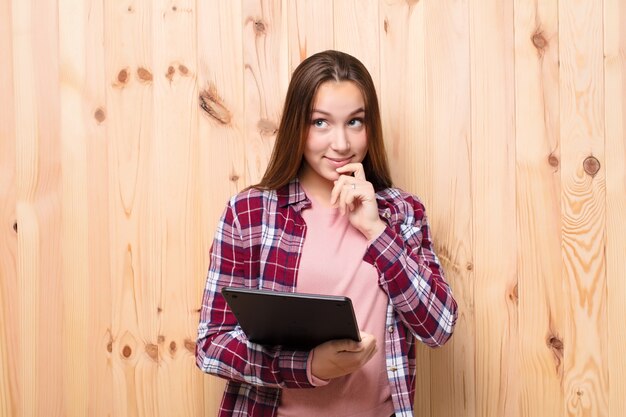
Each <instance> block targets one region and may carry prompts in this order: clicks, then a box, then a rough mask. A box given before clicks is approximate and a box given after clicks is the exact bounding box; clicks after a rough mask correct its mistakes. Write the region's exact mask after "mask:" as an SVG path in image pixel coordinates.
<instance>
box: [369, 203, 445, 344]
mask: <svg viewBox="0 0 626 417" xmlns="http://www.w3.org/2000/svg"><path fill="white" fill-rule="evenodd" d="M396 209H397V213H395V215H394V216H391V219H390V221H389V224H388V226H387V227H386V228H385V230H384V231H383V233H382V234H381V235H380V236H378V238H376V239H375V240H374V241H373V242H372V243H371V244H370V245H369V246H368V249H367V252H366V255H365V258H364V259H365V261H367V262H369V263H371V264H372V265H373V266H374V267H375V268H376V269H377V270H378V273H379V284H380V286H381V287H382V289H383V290H384V291H385V292H386V293H387V294H388V295H389V298H390V300H391V302H392V304H393V306H394V309H395V311H396V312H397V314H398V315H399V317H400V319H401V320H402V322H404V323H405V324H406V326H408V328H409V329H411V332H412V333H413V334H414V335H415V336H416V337H417V338H418V339H419V340H421V341H422V342H424V343H425V344H427V345H428V346H431V347H437V346H441V345H443V344H444V343H446V342H447V341H448V339H450V337H451V336H452V333H453V331H454V326H455V323H456V319H457V303H456V301H455V300H454V298H453V296H452V291H451V289H450V286H449V285H448V284H447V282H446V280H445V278H444V275H443V270H442V268H441V265H440V264H439V260H438V258H437V256H436V255H435V253H434V251H433V249H432V242H431V238H430V231H429V227H428V221H427V218H426V214H425V208H424V206H423V205H422V203H421V202H420V201H419V200H417V198H415V197H413V196H409V197H405V198H404V199H402V200H401V201H399V202H396Z"/></svg>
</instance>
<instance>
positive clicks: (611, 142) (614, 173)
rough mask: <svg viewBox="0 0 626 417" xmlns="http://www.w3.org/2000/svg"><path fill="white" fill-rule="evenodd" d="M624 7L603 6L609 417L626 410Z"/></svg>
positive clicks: (616, 3) (614, 3) (613, 3)
mask: <svg viewBox="0 0 626 417" xmlns="http://www.w3.org/2000/svg"><path fill="white" fill-rule="evenodd" d="M624 22H626V5H625V4H624V2H621V1H615V0H610V1H605V2H604V20H603V24H604V110H605V112H604V117H605V161H606V171H605V172H606V278H607V282H606V286H607V315H608V317H607V327H608V329H607V333H608V340H607V349H608V358H607V359H608V366H607V368H608V381H609V387H608V389H609V392H608V402H609V413H608V415H609V416H611V417H613V416H619V415H620V414H622V413H623V412H624V410H626V379H625V378H624V375H626V355H625V354H624V346H626V328H625V327H624V326H623V318H624V317H626V303H624V294H626V280H624V277H626V263H624V253H626V240H625V239H624V236H626V219H625V218H624V213H626V164H625V161H626V141H625V139H624V138H625V137H626V136H625V135H626V25H625V24H624Z"/></svg>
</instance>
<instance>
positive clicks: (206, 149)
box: [190, 0, 248, 415]
mask: <svg viewBox="0 0 626 417" xmlns="http://www.w3.org/2000/svg"><path fill="white" fill-rule="evenodd" d="M243 28H244V18H243V14H242V7H241V3H240V2H231V1H228V0H223V1H219V2H213V3H212V4H211V3H207V2H200V3H198V40H197V45H198V52H197V54H198V58H197V59H198V76H197V83H198V90H199V92H198V94H199V100H200V101H199V113H200V115H199V117H198V132H199V134H198V135H199V142H200V143H199V152H200V160H199V169H198V171H199V188H198V191H197V192H199V193H200V195H199V198H200V206H199V207H200V209H201V211H200V213H199V216H200V219H199V222H198V230H197V231H195V233H196V234H197V236H198V238H199V242H198V243H199V245H198V249H199V250H200V253H199V254H198V255H197V262H199V263H201V264H200V265H199V268H198V270H197V271H196V274H197V275H196V276H195V283H196V288H197V304H196V305H197V306H198V309H199V308H200V303H201V296H202V291H203V289H204V284H205V281H206V274H207V270H208V266H209V249H210V247H211V244H212V242H213V237H214V234H215V230H216V226H217V222H218V220H219V218H220V216H221V215H222V213H223V211H224V207H225V204H226V202H227V200H228V199H229V198H230V196H232V195H234V194H235V193H236V192H237V191H240V190H242V189H243V188H244V187H245V186H246V184H247V182H248V179H247V178H248V175H247V168H246V147H245V124H244V100H243V97H244V66H243V42H242V36H243ZM207 40H212V41H210V42H209V41H207ZM204 92H207V93H208V92H210V93H211V94H212V97H214V101H212V102H211V103H212V105H213V106H217V105H218V104H220V105H221V106H223V108H224V109H225V110H226V111H227V113H226V114H228V115H229V122H228V123H221V122H220V121H219V120H217V119H216V118H215V117H213V116H211V115H210V114H209V113H207V112H206V111H205V109H204V108H203V107H201V106H202V101H201V99H202V97H203V93H204ZM205 96H208V94H207V95H205ZM190 233H194V232H193V231H190ZM198 372H199V371H198ZM203 382H204V410H205V411H204V412H205V414H206V415H217V413H218V408H219V404H220V402H221V399H222V394H223V392H224V381H223V380H222V379H219V378H217V377H212V376H204V377H203Z"/></svg>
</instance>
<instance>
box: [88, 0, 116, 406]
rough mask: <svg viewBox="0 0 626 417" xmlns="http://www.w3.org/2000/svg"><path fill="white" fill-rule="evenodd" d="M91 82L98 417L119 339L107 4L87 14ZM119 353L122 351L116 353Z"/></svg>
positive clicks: (95, 2) (91, 368) (93, 378)
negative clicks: (113, 255)
mask: <svg viewBox="0 0 626 417" xmlns="http://www.w3.org/2000/svg"><path fill="white" fill-rule="evenodd" d="M83 12H84V13H85V15H84V19H85V21H84V22H85V26H84V28H83V30H84V31H85V32H84V33H85V34H84V36H85V63H84V65H85V84H84V91H83V92H82V94H83V106H84V110H83V112H84V115H83V120H84V129H85V138H86V140H85V142H86V143H85V147H86V149H85V152H86V159H87V163H86V166H85V170H86V174H85V175H86V177H87V178H88V187H87V190H86V194H85V195H84V198H85V200H86V204H87V216H88V227H87V233H88V236H87V240H88V244H87V255H86V256H87V258H88V260H89V262H88V265H87V268H88V272H87V276H86V277H85V279H87V277H88V280H89V281H88V285H87V287H88V289H87V295H86V296H87V297H88V300H87V303H88V311H89V314H88V318H87V320H88V333H87V338H88V339H87V344H86V347H85V353H86V354H87V355H89V361H88V364H87V366H88V375H89V383H88V410H89V415H90V416H94V417H109V416H112V415H113V368H112V360H113V338H112V333H111V332H112V309H113V300H112V297H111V256H110V247H111V235H110V227H111V223H110V208H111V203H110V199H112V198H114V197H113V196H111V195H110V192H109V188H110V187H109V149H108V148H109V140H108V137H109V136H108V134H109V133H110V130H109V131H108V129H107V128H108V120H107V118H108V114H107V113H108V110H109V109H108V108H107V100H106V84H107V79H106V63H105V43H104V42H105V37H104V3H103V2H102V1H99V0H90V1H89V2H88V4H87V5H86V7H85V9H84V11H83ZM116 354H118V355H119V353H117V352H116Z"/></svg>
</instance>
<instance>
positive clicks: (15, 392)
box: [0, 1, 22, 417]
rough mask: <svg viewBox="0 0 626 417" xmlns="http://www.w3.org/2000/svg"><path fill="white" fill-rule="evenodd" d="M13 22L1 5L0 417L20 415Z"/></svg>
mask: <svg viewBox="0 0 626 417" xmlns="http://www.w3.org/2000/svg"><path fill="white" fill-rule="evenodd" d="M12 30H13V23H12V6H11V2H10V1H2V2H0V62H5V63H7V65H5V66H4V70H5V74H4V76H3V77H0V97H2V98H3V100H4V107H3V110H2V111H1V112H0V138H2V139H0V224H2V225H3V227H2V228H1V229H0V370H1V371H0V416H1V417H11V416H18V415H22V413H21V405H22V404H21V395H22V392H21V387H22V380H21V378H20V376H21V371H20V364H21V363H22V359H21V352H20V350H21V349H20V345H19V342H20V327H19V323H20V315H19V314H20V306H19V304H16V303H15V300H19V299H20V292H19V291H20V290H19V289H20V284H19V281H18V280H17V231H18V228H17V222H16V213H15V205H16V201H17V190H16V172H15V170H16V166H15V162H16V146H17V144H16V131H15V111H14V100H15V97H14V94H13V85H14V81H13V34H12Z"/></svg>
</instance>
